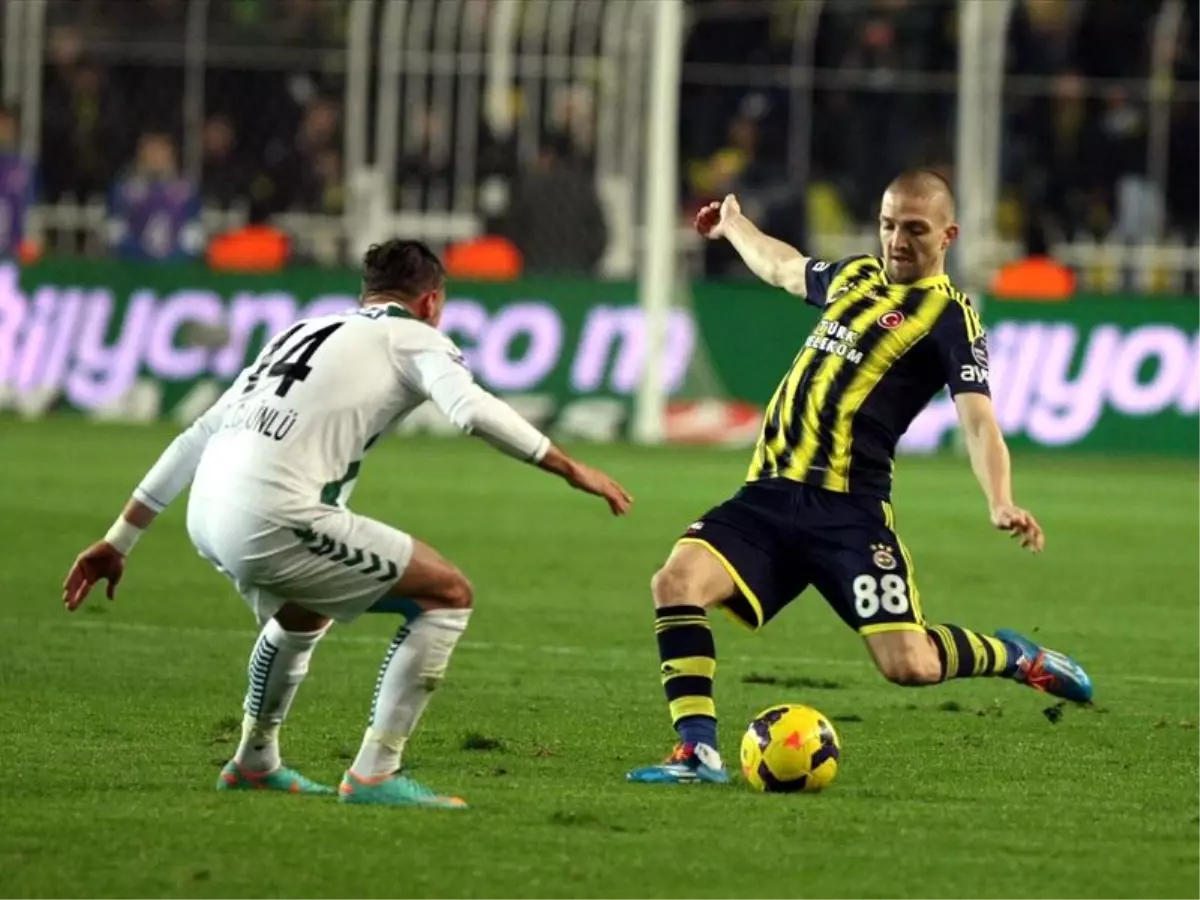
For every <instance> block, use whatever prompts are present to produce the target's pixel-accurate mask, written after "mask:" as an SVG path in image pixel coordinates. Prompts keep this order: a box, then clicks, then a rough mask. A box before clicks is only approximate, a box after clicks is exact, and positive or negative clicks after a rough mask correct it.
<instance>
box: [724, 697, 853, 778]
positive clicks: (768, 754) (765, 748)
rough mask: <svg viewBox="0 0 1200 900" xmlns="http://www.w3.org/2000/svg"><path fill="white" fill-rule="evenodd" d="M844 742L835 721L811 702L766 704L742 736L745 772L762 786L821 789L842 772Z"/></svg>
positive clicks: (747, 776) (743, 771) (743, 767)
mask: <svg viewBox="0 0 1200 900" xmlns="http://www.w3.org/2000/svg"><path fill="white" fill-rule="evenodd" d="M841 752H842V745H841V742H840V741H839V740H838V736H837V732H836V731H834V730H833V725H831V724H830V722H829V720H828V719H827V718H825V716H823V715H822V714H821V713H819V712H817V710H815V709H813V708H812V707H811V706H804V705H802V704H799V703H786V704H782V705H780V706H772V707H770V708H769V709H764V710H763V711H762V712H760V713H759V714H758V715H757V716H755V717H754V718H753V719H752V720H751V721H750V727H749V728H747V729H746V733H745V734H744V735H743V736H742V773H743V774H744V775H745V776H746V781H747V782H748V783H749V785H750V786H751V787H752V788H754V789H755V790H757V791H767V792H768V793H789V792H792V791H809V792H812V791H819V790H821V789H822V788H825V787H827V786H828V785H829V783H830V782H831V781H833V779H834V778H835V777H836V776H837V771H838V760H839V758H840V757H841Z"/></svg>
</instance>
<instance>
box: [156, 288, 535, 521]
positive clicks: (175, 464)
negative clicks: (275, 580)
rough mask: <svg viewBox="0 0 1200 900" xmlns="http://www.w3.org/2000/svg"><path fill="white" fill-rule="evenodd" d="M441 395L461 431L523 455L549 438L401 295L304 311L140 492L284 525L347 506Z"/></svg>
mask: <svg viewBox="0 0 1200 900" xmlns="http://www.w3.org/2000/svg"><path fill="white" fill-rule="evenodd" d="M426 400H432V401H433V402H434V404H436V405H437V406H438V408H439V409H440V410H441V411H442V412H443V413H444V414H445V415H446V416H447V417H448V418H449V419H450V420H451V421H452V422H453V423H454V424H455V425H457V426H458V427H459V428H461V429H463V430H464V431H466V432H468V433H473V434H478V435H479V436H481V437H483V438H485V439H486V440H488V442H489V443H492V444H493V445H495V446H497V447H499V448H500V449H501V450H504V451H505V452H508V453H510V454H511V455H513V456H516V457H518V458H521V459H525V460H529V461H540V460H541V458H542V456H544V455H545V453H546V451H547V449H548V448H549V444H550V442H549V439H548V438H546V437H545V436H544V435H542V434H541V433H540V432H539V431H538V430H537V429H535V428H534V427H533V426H532V425H530V424H529V423H528V422H526V421H525V420H524V419H522V418H521V417H520V416H518V415H517V414H516V413H515V412H514V411H513V410H512V409H511V408H510V407H508V406H507V404H505V403H503V402H502V401H500V400H498V399H497V398H495V397H493V396H492V395H491V394H489V393H487V392H486V391H484V390H483V389H482V388H480V387H479V386H478V385H477V384H476V383H475V381H474V379H473V378H472V376H471V373H470V371H469V369H468V368H467V366H466V363H465V361H464V360H463V357H462V353H461V352H460V351H459V349H458V347H457V346H455V344H454V342H453V341H452V340H450V339H449V338H448V337H446V336H445V335H443V334H442V333H440V332H439V331H437V330H436V329H435V328H433V327H432V326H430V325H428V324H426V323H425V322H422V321H419V320H417V319H415V318H413V316H412V315H411V314H410V313H409V312H408V311H407V310H406V309H404V307H402V306H400V305H399V304H388V305H377V306H369V307H365V308H361V309H357V310H351V311H348V312H346V313H341V314H338V315H332V316H324V317H321V318H315V319H306V320H303V321H301V322H299V323H297V324H296V325H294V326H293V327H292V328H290V329H288V330H287V331H285V332H284V333H283V334H281V335H279V336H278V337H276V338H274V339H273V340H272V341H271V342H270V343H269V344H268V345H267V346H266V347H265V348H264V349H263V351H262V353H261V354H260V355H259V357H258V359H257V360H255V362H254V363H253V364H251V365H250V366H249V367H248V368H246V369H245V370H243V371H242V373H241V374H240V375H239V376H238V377H237V379H236V380H235V381H234V383H233V384H232V385H231V386H230V388H229V389H228V390H227V391H226V392H225V394H223V395H222V397H221V398H220V400H218V401H217V403H216V404H215V405H214V406H213V407H212V408H211V409H210V410H209V411H208V412H207V413H205V414H204V415H203V416H201V417H200V419H198V420H197V421H196V422H195V423H194V424H193V425H192V426H191V427H190V428H189V429H188V430H187V431H185V432H184V433H183V434H181V435H180V436H179V437H178V438H176V440H175V442H174V443H173V444H172V445H171V447H169V448H168V449H167V451H166V452H164V454H163V455H162V457H161V458H160V459H159V461H158V463H156V465H155V466H154V468H153V469H151V470H150V472H149V473H148V474H147V476H146V478H145V479H144V480H143V481H142V483H141V485H139V487H138V489H137V490H136V491H135V492H134V497H135V499H137V500H139V501H141V502H142V503H145V504H146V505H147V506H150V507H151V508H153V509H155V510H161V509H163V508H164V507H165V506H166V505H167V504H168V503H170V502H171V500H172V499H174V497H175V496H176V495H177V494H178V493H179V492H180V491H181V490H182V489H183V488H184V486H186V484H187V482H188V481H189V480H190V479H192V478H193V475H194V481H193V483H192V494H193V496H194V497H197V498H203V499H204V500H205V501H206V502H216V503H219V504H222V505H227V506H235V507H240V508H242V509H246V510H249V511H252V512H254V513H256V514H257V515H258V516H261V517H262V518H265V519H267V520H269V521H273V522H276V523H278V524H281V525H287V524H297V523H303V522H305V521H307V520H308V519H309V518H310V517H311V516H312V515H313V514H314V513H315V512H317V511H319V510H322V509H325V510H328V509H329V508H330V507H335V506H344V505H345V504H346V502H347V500H348V498H349V496H350V493H351V491H352V490H353V487H354V483H355V481H356V479H357V477H358V472H359V467H360V466H361V464H362V460H363V457H364V455H365V454H366V451H367V450H368V449H369V448H370V447H371V445H372V444H373V443H374V442H375V441H376V439H378V438H379V436H380V435H381V434H383V433H384V432H386V431H388V430H389V429H390V428H391V427H392V426H394V425H396V424H397V423H398V422H400V421H401V420H403V419H404V417H405V416H407V415H408V414H409V413H411V412H412V411H413V410H414V409H416V408H417V407H418V406H420V405H421V404H422V403H424V402H425V401H426Z"/></svg>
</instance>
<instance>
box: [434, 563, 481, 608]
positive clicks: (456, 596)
mask: <svg viewBox="0 0 1200 900" xmlns="http://www.w3.org/2000/svg"><path fill="white" fill-rule="evenodd" d="M441 599H442V601H443V605H444V606H446V607H449V608H450V609H470V608H471V607H473V606H474V605H475V588H474V587H473V586H472V584H471V582H470V581H468V580H467V576H466V575H464V574H463V573H462V572H457V571H456V572H455V573H454V577H453V578H451V579H450V582H449V584H447V586H446V591H445V593H444V594H443V596H442V598H441Z"/></svg>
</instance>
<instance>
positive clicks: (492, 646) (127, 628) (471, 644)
mask: <svg viewBox="0 0 1200 900" xmlns="http://www.w3.org/2000/svg"><path fill="white" fill-rule="evenodd" d="M0 625H3V626H12V627H15V628H37V629H53V630H54V631H58V632H62V631H70V630H72V629H77V628H85V629H89V630H97V631H119V632H127V633H130V634H139V633H140V634H186V635H191V636H193V637H198V638H206V639H210V640H212V639H217V638H219V639H221V640H228V639H230V638H236V639H239V640H245V641H246V642H247V644H249V642H250V641H252V640H253V638H254V636H255V634H256V633H257V632H255V631H254V630H253V629H250V628H246V629H236V628H197V627H194V626H186V625H147V624H144V623H141V622H107V621H105V622H101V621H97V620H95V619H85V618H79V617H72V618H71V619H69V620H68V621H65V622H62V623H58V622H54V621H52V620H50V619H19V618H14V617H8V618H0ZM342 627H343V628H344V627H345V626H342ZM326 640H329V641H334V642H336V643H343V644H370V645H372V646H376V647H383V646H385V645H386V643H387V637H386V636H385V635H374V636H371V635H365V634H346V633H345V632H344V631H338V630H337V629H336V628H335V629H334V630H333V631H332V632H330V634H329V636H328V637H327V638H326ZM458 647H459V648H461V649H463V650H480V651H499V652H503V653H533V654H536V653H542V654H550V655H554V656H593V657H595V656H605V657H609V658H617V659H635V658H636V659H641V658H642V657H643V656H644V657H646V658H647V659H650V658H652V656H653V650H652V649H651V648H650V647H649V646H648V647H647V649H646V652H645V653H642V652H638V651H633V650H629V649H628V648H626V647H603V648H591V647H576V646H571V645H567V644H510V643H505V642H497V641H471V640H462V641H459V642H458ZM722 659H727V660H730V661H732V662H740V663H741V662H744V663H759V664H766V663H770V664H774V665H780V666H805V665H811V666H834V667H838V668H856V669H857V668H863V667H864V666H866V667H869V666H870V662H869V661H867V660H865V659H863V660H851V659H830V658H828V657H819V656H767V655H765V654H762V655H760V654H757V653H756V654H754V655H753V656H746V655H740V656H723V657H722ZM1104 680H1105V681H1126V682H1132V683H1135V684H1172V685H1185V686H1189V687H1190V686H1193V685H1196V684H1200V678H1197V677H1194V676H1193V677H1187V676H1173V675H1138V674H1129V673H1119V674H1113V675H1105V676H1104Z"/></svg>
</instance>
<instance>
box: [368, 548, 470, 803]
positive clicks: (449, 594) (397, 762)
mask: <svg viewBox="0 0 1200 900" xmlns="http://www.w3.org/2000/svg"><path fill="white" fill-rule="evenodd" d="M389 597H391V598H405V599H406V600H407V601H408V606H407V609H408V615H407V617H406V620H405V622H404V624H403V625H402V626H401V627H400V629H399V630H398V631H397V632H396V635H395V637H394V638H393V639H392V642H391V644H390V645H389V646H388V649H387V652H386V653H385V654H384V658H383V664H382V665H381V666H380V669H379V677H378V679H377V681H376V684H375V696H374V699H373V701H372V704H371V720H370V724H369V726H368V728H367V730H366V733H365V734H364V736H363V742H362V746H361V747H360V749H359V752H358V756H357V757H355V760H354V762H353V764H352V765H351V766H350V771H349V773H348V779H349V780H348V781H347V782H346V783H353V784H360V785H377V784H382V783H383V782H384V781H385V780H386V779H390V778H391V777H392V776H393V775H395V773H396V772H398V771H399V770H400V766H401V759H402V757H403V752H404V747H405V744H406V743H407V742H408V739H409V737H410V736H411V735H412V733H413V731H414V730H415V729H416V727H417V724H418V722H419V721H420V719H421V716H422V714H423V713H424V711H425V708H426V707H427V706H428V704H429V700H430V699H431V697H432V695H433V692H434V691H435V690H436V689H437V687H438V686H439V685H440V684H441V681H442V679H443V678H444V677H445V674H446V670H447V668H448V666H449V664H450V656H451V654H452V653H453V652H454V647H455V645H456V644H457V643H458V641H459V639H460V638H461V637H462V635H463V633H464V632H465V631H466V628H467V623H468V621H469V619H470V616H471V610H472V607H473V605H474V602H475V598H474V590H473V588H472V586H471V583H470V581H468V580H467V578H466V576H465V575H464V574H463V573H462V572H461V571H460V570H459V569H458V567H457V566H455V565H454V564H453V563H451V562H449V561H448V560H446V559H445V558H444V557H442V556H441V554H439V553H438V552H437V551H436V550H434V549H433V548H432V547H429V546H428V545H426V544H422V543H421V542H419V541H418V542H416V546H415V548H414V551H413V555H412V559H411V561H410V562H409V564H408V567H407V568H406V569H405V571H404V574H403V575H402V576H401V578H400V580H399V581H397V582H396V583H395V584H394V585H393V586H392V588H391V590H390V591H389ZM388 790H389V791H390V790H392V789H391V788H389V789H388ZM376 793H378V792H376ZM360 794H361V791H360ZM380 796H383V795H382V794H380ZM356 802H357V801H356Z"/></svg>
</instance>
